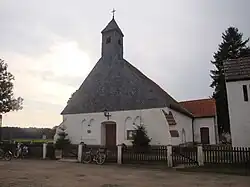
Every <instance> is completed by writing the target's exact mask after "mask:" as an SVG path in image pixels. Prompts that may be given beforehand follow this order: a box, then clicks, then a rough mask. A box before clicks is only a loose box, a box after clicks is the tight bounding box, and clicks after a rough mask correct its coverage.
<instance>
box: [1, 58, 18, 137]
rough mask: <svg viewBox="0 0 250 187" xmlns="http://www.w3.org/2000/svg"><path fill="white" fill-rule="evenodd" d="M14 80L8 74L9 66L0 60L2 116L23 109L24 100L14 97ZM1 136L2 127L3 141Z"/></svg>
mask: <svg viewBox="0 0 250 187" xmlns="http://www.w3.org/2000/svg"><path fill="white" fill-rule="evenodd" d="M13 80H14V76H13V75H12V74H11V73H10V72H8V65H7V64H6V63H5V62H4V60H2V59H0V115H2V114H4V113H7V112H10V111H15V110H20V109H22V102H23V99H22V98H21V97H18V98H17V99H16V98H15V97H14V93H13V87H14V84H13ZM1 134H2V133H1V127H0V140H1V139H2V137H1Z"/></svg>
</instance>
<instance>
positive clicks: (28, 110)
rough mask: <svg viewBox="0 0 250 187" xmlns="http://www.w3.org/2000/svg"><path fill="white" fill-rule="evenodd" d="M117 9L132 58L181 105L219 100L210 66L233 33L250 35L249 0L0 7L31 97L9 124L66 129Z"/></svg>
mask: <svg viewBox="0 0 250 187" xmlns="http://www.w3.org/2000/svg"><path fill="white" fill-rule="evenodd" d="M97 5H98V6H97ZM110 5H112V7H110ZM142 5H143V6H142ZM113 7H115V8H116V9H117V12H116V20H117V22H118V24H119V26H120V27H121V29H122V31H123V33H124V34H125V38H124V51H125V53H124V55H125V56H124V57H125V59H127V60H128V61H129V62H131V63H132V64H133V65H135V66H136V67H137V68H138V69H140V70H141V71H142V72H143V73H144V74H145V75H147V76H148V77H150V78H151V79H152V80H154V81H155V82H156V83H157V84H159V85H160V86H161V87H162V88H164V89H165V90H166V91H167V92H169V93H170V94H171V95H172V96H173V97H174V98H176V99H177V100H185V99H197V98H203V97H207V96H209V95H211V94H212V89H210V88H209V85H210V82H211V80H210V77H209V70H210V69H211V68H213V67H212V65H211V64H210V60H212V55H213V52H215V51H216V50H217V48H218V44H219V43H220V41H221V33H222V32H223V31H224V30H225V29H226V28H227V27H229V26H231V25H233V26H236V27H238V28H239V29H240V31H241V32H243V33H244V34H245V36H246V37H247V36H249V33H250V26H249V24H246V23H247V22H248V19H247V18H248V17H250V12H249V11H248V7H250V1H248V0H242V1H240V3H239V2H238V1H234V0H221V1H219V2H218V1H217V0H210V1H200V0H189V1H186V0H180V1H174V0H172V1H170V0H168V1H166V0H157V1H142V0H138V1H132V0H127V1H122V2H121V1H117V0H107V1H105V2H104V1H100V0H92V1H86V0H73V1H66V0H53V1H51V0H43V1H34V0H26V1H25V2H21V1H17V0H8V1H0V22H1V24H0V30H1V35H0V41H1V45H0V57H1V58H3V59H5V60H6V62H7V63H8V64H9V69H10V71H11V72H12V73H13V74H14V75H15V78H16V80H15V94H16V95H17V96H22V97H24V99H25V100H24V104H25V108H24V110H23V111H21V112H18V113H10V114H8V115H7V117H6V121H7V122H8V123H7V124H12V122H14V121H15V123H16V119H19V122H18V124H19V125H27V124H28V123H33V124H32V125H36V124H40V122H41V121H43V122H44V123H47V124H50V123H51V122H56V121H57V123H60V120H61V118H60V115H59V113H60V112H61V108H63V106H64V105H65V104H66V102H67V100H68V98H69V97H70V95H71V93H73V92H74V91H75V90H76V89H77V88H78V87H79V86H80V84H81V82H82V81H83V80H84V78H85V77H86V76H87V74H88V73H89V72H90V70H91V69H92V67H93V66H94V64H95V63H96V62H97V60H98V59H99V58H100V44H101V33H100V32H101V30H102V29H103V28H104V27H105V26H106V24H107V23H108V21H109V20H110V18H111V14H110V11H111V9H112V8H113ZM41 106H42V107H41ZM55 106H56V107H55ZM59 106H61V107H59ZM50 108H53V112H52V111H50ZM47 111H48V112H47ZM52 114H53V116H52ZM12 115H13V116H12ZM22 115H24V116H26V117H23V116H22ZM40 115H42V116H43V117H41V116H40ZM27 116H28V117H27ZM30 118H32V120H30Z"/></svg>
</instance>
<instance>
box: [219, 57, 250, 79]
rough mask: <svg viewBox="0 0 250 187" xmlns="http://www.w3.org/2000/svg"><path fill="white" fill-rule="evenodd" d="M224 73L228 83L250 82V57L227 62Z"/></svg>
mask: <svg viewBox="0 0 250 187" xmlns="http://www.w3.org/2000/svg"><path fill="white" fill-rule="evenodd" d="M224 71H225V78H226V81H227V82H229V81H239V80H250V57H246V58H239V59H234V60H229V61H227V62H225V63H224Z"/></svg>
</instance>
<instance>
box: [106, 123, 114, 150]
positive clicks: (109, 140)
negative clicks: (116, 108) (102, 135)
mask: <svg viewBox="0 0 250 187" xmlns="http://www.w3.org/2000/svg"><path fill="white" fill-rule="evenodd" d="M115 146H116V124H115V123H110V124H109V123H107V124H106V147H115Z"/></svg>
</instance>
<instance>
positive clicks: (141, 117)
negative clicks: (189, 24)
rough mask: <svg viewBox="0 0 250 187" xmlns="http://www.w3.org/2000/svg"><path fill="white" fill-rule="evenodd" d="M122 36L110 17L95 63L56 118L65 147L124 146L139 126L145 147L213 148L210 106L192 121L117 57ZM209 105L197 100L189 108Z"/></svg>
mask: <svg viewBox="0 0 250 187" xmlns="http://www.w3.org/2000/svg"><path fill="white" fill-rule="evenodd" d="M123 37H124V35H123V33H122V31H121V29H120V28H119V27H118V25H117V23H116V21H115V19H114V18H113V19H112V20H111V21H110V22H109V23H108V25H107V26H106V28H105V29H104V30H103V31H102V54H101V58H100V59H99V61H98V62H97V63H96V65H95V66H94V68H93V69H92V70H91V72H90V73H89V75H88V76H87V78H86V79H85V80H84V82H83V83H82V85H81V86H80V88H79V89H78V90H77V91H76V92H75V93H74V94H73V95H72V97H71V99H70V100H69V101H68V104H67V106H66V107H65V108H64V110H63V111H62V113H61V114H62V116H63V122H62V123H61V125H60V126H59V127H63V128H64V129H66V132H67V134H68V137H69V139H70V140H71V142H72V143H73V144H79V143H80V142H84V143H86V144H90V145H105V146H107V147H108V146H115V145H118V144H121V143H125V144H127V145H130V144H131V135H132V133H133V131H134V129H135V126H136V125H144V126H145V128H146V130H147V132H148V136H149V137H150V138H151V139H152V140H151V142H150V144H151V145H169V144H172V145H179V144H182V143H187V142H194V141H195V142H202V143H206V144H216V143H217V142H218V138H217V125H216V108H215V103H214V104H212V105H209V106H208V105H204V107H208V108H210V109H211V108H213V109H212V111H211V110H210V113H209V114H208V115H207V114H206V115H203V114H199V115H198V116H197V115H196V114H195V112H193V111H192V109H188V106H187V107H186V106H185V104H186V105H188V104H187V103H188V102H180V103H179V102H177V101H176V100H175V99H173V98H172V97H171V96H170V95H169V94H168V93H166V92H165V91H164V90H163V89H162V88H161V87H159V86H158V85H157V84H156V83H154V82H153V81H152V80H150V79H149V78H148V77H146V76H145V75H144V74H143V73H142V72H140V71H139V70H138V69H137V68H135V67H134V66H133V65H131V64H130V63H129V62H127V61H126V60H125V59H124V58H123ZM211 101H212V100H211V99H208V100H205V101H203V100H197V101H195V102H194V103H193V104H192V106H193V107H195V105H196V106H197V107H200V106H201V105H200V104H199V102H205V103H207V102H211ZM195 103H196V104H195ZM189 104H190V103H189ZM208 110H209V109H208ZM200 111H204V110H203V109H200ZM198 113H199V112H198ZM58 131H60V128H58V129H57V132H58ZM56 138H57V135H55V139H56Z"/></svg>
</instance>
